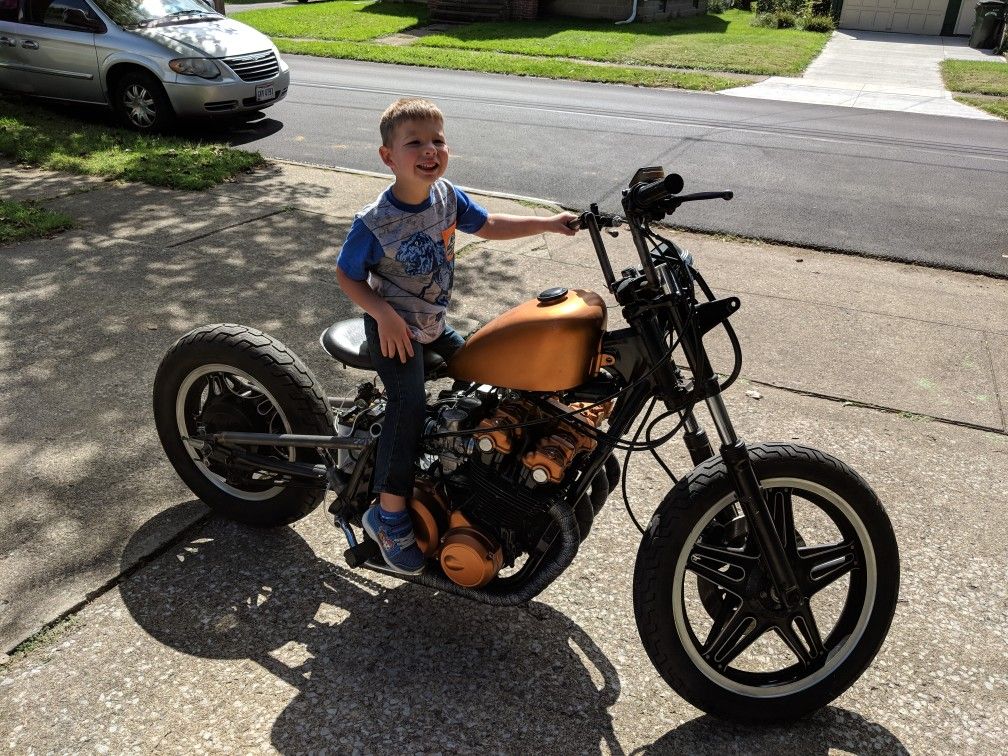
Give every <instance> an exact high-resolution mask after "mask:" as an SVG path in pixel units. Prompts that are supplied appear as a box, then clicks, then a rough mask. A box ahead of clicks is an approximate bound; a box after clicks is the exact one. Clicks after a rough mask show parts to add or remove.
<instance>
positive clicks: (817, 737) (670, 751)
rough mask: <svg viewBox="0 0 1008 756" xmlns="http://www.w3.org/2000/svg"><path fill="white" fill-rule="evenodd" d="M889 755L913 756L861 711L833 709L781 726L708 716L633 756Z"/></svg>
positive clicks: (896, 739)
mask: <svg viewBox="0 0 1008 756" xmlns="http://www.w3.org/2000/svg"><path fill="white" fill-rule="evenodd" d="M838 752H839V753H859V754H860V753H884V754H890V755H891V756H908V755H909V753H910V752H909V751H908V750H907V749H906V747H905V746H904V745H903V743H902V742H900V740H899V738H897V737H896V736H895V735H893V734H892V733H891V732H890V731H889V730H887V729H886V728H885V727H883V726H882V725H880V724H878V723H877V722H871V721H869V720H867V719H865V718H864V717H862V716H861V715H860V714H857V713H856V712H853V711H849V710H847V709H841V708H840V707H838V706H827V707H826V708H824V709H821V710H820V711H817V712H816V713H815V714H812V715H811V716H808V717H805V718H804V719H800V720H798V721H797V722H791V723H789V724H786V725H781V726H746V725H738V724H733V723H731V722H725V721H724V720H721V719H717V718H716V717H712V716H710V715H708V714H705V715H703V716H701V717H697V718H696V719H693V720H690V721H689V722H686V723H685V724H682V725H680V726H679V727H677V728H675V729H674V730H671V731H670V732H668V733H667V734H666V735H664V736H662V737H661V738H659V739H658V740H657V741H655V742H654V743H652V744H651V745H649V746H646V747H644V748H638V749H636V750H634V751H633V752H632V753H631V754H630V756H680V755H683V756H685V755H686V754H689V756H706V755H707V754H710V756H720V755H721V754H726V753H745V754H751V755H752V756H757V755H763V754H765V756H779V754H801V755H802V756H827V754H831V753H838Z"/></svg>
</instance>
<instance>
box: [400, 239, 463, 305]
mask: <svg viewBox="0 0 1008 756" xmlns="http://www.w3.org/2000/svg"><path fill="white" fill-rule="evenodd" d="M454 228H455V227H454V226H452V229H453V230H454ZM442 236H444V232H442ZM451 257H452V258H454V257H455V255H454V254H452V256H451ZM396 260H397V261H399V262H400V263H402V266H403V271H404V272H405V273H406V274H407V275H410V276H429V277H430V281H429V283H427V284H426V285H425V286H424V287H423V289H421V290H420V291H419V292H418V293H417V296H418V297H420V298H421V299H425V300H427V301H428V302H431V301H433V302H434V304H436V305H440V306H442V307H447V306H448V300H449V299H450V298H451V297H450V293H451V288H452V282H453V279H454V270H453V269H454V267H455V266H454V265H453V261H452V259H449V257H448V254H447V252H446V250H445V245H444V244H443V243H441V242H437V241H434V240H433V239H432V238H431V237H430V236H429V235H428V234H427V233H426V232H423V231H418V232H417V233H415V234H413V235H412V236H411V237H409V238H408V239H407V240H406V241H404V242H403V243H402V244H401V245H400V246H399V250H398V251H397V252H396Z"/></svg>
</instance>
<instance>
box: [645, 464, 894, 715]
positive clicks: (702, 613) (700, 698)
mask: <svg viewBox="0 0 1008 756" xmlns="http://www.w3.org/2000/svg"><path fill="white" fill-rule="evenodd" d="M750 452H751V454H752V457H753V465H754V468H755V470H756V475H757V477H758V479H759V481H760V485H761V487H762V488H763V491H764V494H765V496H766V498H767V502H768V504H769V507H770V512H771V515H772V518H773V521H774V525H775V527H776V529H777V534H778V537H779V538H780V539H781V542H782V544H783V546H784V551H785V554H786V556H787V559H788V561H789V562H790V563H791V566H792V568H793V569H794V571H795V574H796V577H797V578H798V585H799V589H800V591H801V594H802V600H801V601H800V602H798V603H797V604H796V605H794V606H792V607H791V608H785V607H784V606H783V604H782V602H781V601H780V598H779V596H777V593H776V591H775V589H774V587H773V583H772V580H771V579H770V576H769V574H768V573H767V570H766V569H765V567H764V561H763V559H762V558H761V556H760V548H759V546H758V544H757V543H756V540H755V537H754V536H753V535H752V532H753V529H752V528H751V527H748V523H746V521H745V517H744V515H743V514H741V511H742V510H741V507H740V506H739V505H738V503H737V498H736V496H735V493H734V490H733V487H732V483H731V480H730V478H729V476H728V473H727V470H726V468H725V465H724V463H723V462H722V460H721V458H720V457H716V458H714V459H711V460H708V461H707V462H704V463H703V464H702V465H700V466H698V467H697V468H696V469H694V470H693V472H692V473H690V475H689V476H688V477H686V478H685V479H683V480H682V481H681V482H680V483H679V484H678V485H677V486H675V488H673V489H672V490H671V491H670V492H669V494H668V496H667V497H666V498H665V500H664V501H663V502H662V504H661V505H660V506H659V508H658V510H657V512H656V513H655V515H654V518H653V519H652V521H651V527H650V528H649V529H648V532H647V534H646V535H645V537H644V540H643V541H642V542H641V546H640V550H639V551H638V554H637V564H636V568H635V572H634V612H635V615H636V618H637V627H638V630H639V632H640V635H641V639H642V640H643V642H644V646H645V648H646V649H647V652H648V655H649V656H650V657H651V661H652V662H653V663H654V665H655V667H656V668H657V669H658V671H659V672H660V673H661V675H662V677H663V678H664V679H665V680H666V682H668V683H669V685H670V686H672V688H674V689H675V690H676V692H677V693H679V694H680V695H681V696H682V697H683V698H685V699H686V700H687V701H689V702H690V703H692V704H693V705H694V706H697V707H699V708H700V709H703V710H704V711H706V712H709V713H711V714H714V715H716V716H720V717H724V718H727V719H733V720H737V721H742V722H773V721H782V720H790V719H796V718H798V717H801V716H803V715H805V714H808V713H810V712H812V711H815V710H816V709H818V708H820V707H822V706H824V705H826V704H827V703H829V702H830V701H832V700H833V699H834V698H836V697H837V696H839V695H840V694H841V693H842V692H843V691H845V690H846V689H847V688H848V687H850V685H852V684H853V683H854V681H855V680H857V678H858V677H859V676H860V675H861V673H862V672H863V671H864V670H865V669H866V668H867V667H868V665H869V664H870V663H871V661H872V659H873V658H874V657H875V655H876V653H878V650H879V648H880V647H881V645H882V642H883V640H884V639H885V636H886V633H887V632H888V630H889V625H890V623H891V621H892V617H893V613H894V611H895V608H896V597H897V593H898V588H899V554H898V550H897V546H896V539H895V536H894V534H893V531H892V526H891V524H890V523H889V519H888V517H887V516H886V513H885V510H883V508H882V506H881V504H880V503H879V501H878V498H877V497H876V496H875V494H874V492H872V490H871V488H869V487H868V485H867V483H865V481H864V480H863V479H862V478H861V477H860V476H858V475H857V473H855V472H854V471H853V470H851V469H850V468H849V467H847V466H846V465H844V464H843V463H842V462H840V461H839V460H837V459H835V458H833V457H830V456H829V455H827V454H824V453H822V452H819V451H817V450H815V449H809V448H807V447H800V446H795V445H790V444H761V445H758V446H754V447H751V448H750ZM740 518H741V519H740Z"/></svg>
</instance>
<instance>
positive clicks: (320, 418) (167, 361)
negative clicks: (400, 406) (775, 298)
mask: <svg viewBox="0 0 1008 756" xmlns="http://www.w3.org/2000/svg"><path fill="white" fill-rule="evenodd" d="M204 349H205V350H207V351H209V352H211V355H210V356H208V357H207V358H204V359H200V360H198V361H197V362H196V364H198V362H203V363H207V362H214V361H216V360H220V361H222V362H228V361H229V360H228V359H227V356H228V355H229V354H231V355H237V356H239V359H238V360H235V361H237V362H247V363H249V365H250V366H251V367H252V369H251V370H248V371H247V372H249V374H251V375H253V376H254V377H255V378H256V380H257V381H259V382H260V383H264V385H265V384H271V388H270V393H272V394H273V396H274V398H275V399H276V400H277V402H279V403H280V404H281V405H282V406H283V407H284V412H285V414H287V415H288V420H289V421H290V423H291V425H292V430H293V431H294V432H295V433H306V434H312V435H331V434H332V432H333V423H332V412H331V408H330V406H329V402H328V399H327V398H326V393H325V391H324V389H323V388H322V387H321V385H320V384H319V382H318V380H317V379H316V378H315V375H314V374H313V373H312V372H311V370H309V368H308V367H307V366H306V365H305V364H304V363H303V362H302V361H301V360H300V358H298V357H297V356H296V355H295V354H294V353H293V352H291V351H290V350H289V349H287V347H285V346H284V345H283V344H282V343H281V342H279V341H277V340H276V339H274V338H272V337H271V336H269V335H268V334H266V333H264V332H262V331H260V330H257V329H255V328H251V327H249V326H244V325H239V324H237V323H215V324H212V325H206V326H201V327H199V328H196V329H194V330H192V331H190V332H189V333H187V334H185V335H184V336H182V337H181V338H179V339H178V341H176V342H175V344H173V345H172V347H171V348H170V349H169V350H168V352H167V353H166V354H165V356H164V358H163V359H162V361H161V365H160V367H159V368H158V371H157V376H156V378H155V380H154V413H155V417H156V418H158V419H159V421H160V422H158V433H159V436H160V437H161V441H162V445H163V446H164V447H165V451H166V453H167V454H168V457H169V459H170V460H171V462H172V465H173V466H174V467H175V469H176V471H177V472H178V473H179V475H180V476H181V477H182V479H183V480H184V481H185V482H186V483H187V484H189V486H190V488H192V489H193V492H194V493H195V494H196V495H197V496H199V497H200V498H201V499H203V501H204V502H206V503H207V505H208V506H210V507H211V508H212V509H214V510H217V511H219V512H220V513H221V514H224V515H225V516H228V517H230V518H232V519H236V520H239V521H242V522H246V523H248V524H253V525H261V526H266V527H270V526H277V525H286V524H289V523H291V522H294V521H296V520H299V519H300V518H302V517H304V516H305V515H307V514H308V513H309V512H311V511H312V510H313V509H315V507H316V506H318V504H319V503H320V502H321V501H322V499H323V497H324V495H325V487H324V486H318V487H313V486H290V487H288V488H286V489H284V490H283V491H281V492H280V493H278V494H277V495H276V496H274V497H273V498H271V499H268V500H265V501H262V502H259V503H258V505H257V504H256V503H252V502H245V501H242V500H241V499H237V498H235V497H232V496H230V495H229V494H228V493H226V492H225V491H221V490H220V489H217V488H213V484H212V483H211V482H210V481H209V480H208V479H207V478H206V477H205V476H204V475H203V474H202V473H201V472H200V471H199V470H198V468H196V467H195V465H194V464H193V463H192V461H191V459H190V458H189V456H188V453H187V452H186V451H185V445H184V443H182V441H181V439H180V438H179V437H178V430H177V426H176V424H175V419H174V407H175V401H176V393H175V392H176V391H177V389H178V383H177V381H180V380H182V379H183V378H184V375H181V374H180V375H178V376H176V381H175V382H173V383H172V387H171V388H172V390H168V391H167V392H166V390H165V387H164V382H165V381H166V380H168V375H167V374H168V373H169V372H171V371H173V370H175V369H176V368H175V365H176V363H178V362H179V361H180V360H192V359H193V358H192V357H190V356H189V354H188V353H190V352H192V351H194V350H200V351H202V350H204ZM194 366H195V365H194ZM235 367H239V366H238V365H235ZM189 369H192V368H183V371H182V372H183V373H186V374H187V373H188V370H189ZM277 389H279V390H277ZM166 393H167V394H169V396H165V394H166ZM161 402H166V403H167V404H166V405H165V406H164V407H161V406H159V405H160V403H161ZM169 405H170V406H169ZM169 410H170V412H169ZM166 413H167V414H170V418H169V417H167V416H166ZM164 426H167V428H166V427H164ZM166 436H170V437H171V438H167V439H166ZM170 441H171V442H176V443H177V444H178V445H179V449H180V451H181V454H182V455H185V457H184V458H183V459H181V460H176V459H175V456H174V455H173V453H172V451H171V450H170V449H169V446H170V445H173V444H170V443H169V442H170ZM306 451H308V450H299V452H298V453H299V454H303V453H305V452H306ZM187 473H188V474H187ZM189 475H192V476H194V478H195V480H196V481H197V483H196V484H195V485H194V484H193V483H192V482H191V481H190V479H189ZM197 488H202V489H203V490H196V489H197ZM281 500H282V501H281Z"/></svg>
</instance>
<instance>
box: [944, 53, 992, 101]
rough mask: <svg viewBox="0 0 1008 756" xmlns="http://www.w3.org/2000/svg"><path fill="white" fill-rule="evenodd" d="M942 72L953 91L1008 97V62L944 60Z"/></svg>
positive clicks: (947, 85)
mask: <svg viewBox="0 0 1008 756" xmlns="http://www.w3.org/2000/svg"><path fill="white" fill-rule="evenodd" d="M941 72H942V77H944V79H945V86H946V87H948V88H949V89H950V90H951V91H953V92H969V93H972V94H985V95H997V96H999V97H1008V63H1002V62H997V61H991V62H987V61H975V60H943V61H942V62H941Z"/></svg>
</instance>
